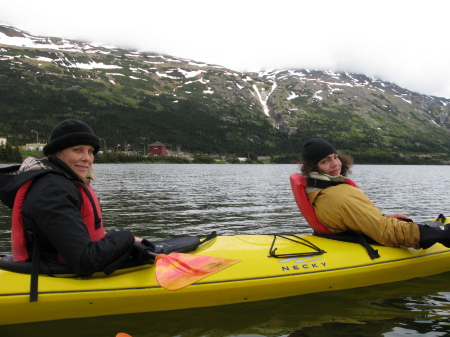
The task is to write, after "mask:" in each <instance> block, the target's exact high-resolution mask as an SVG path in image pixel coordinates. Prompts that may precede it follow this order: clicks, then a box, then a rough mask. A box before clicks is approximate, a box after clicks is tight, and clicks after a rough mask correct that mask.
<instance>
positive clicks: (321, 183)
mask: <svg viewBox="0 0 450 337" xmlns="http://www.w3.org/2000/svg"><path fill="white" fill-rule="evenodd" d="M341 184H347V182H345V181H333V180H329V181H328V180H321V179H316V178H308V186H311V187H317V188H327V187H331V186H337V185H341Z"/></svg>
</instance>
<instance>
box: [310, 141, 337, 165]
mask: <svg viewBox="0 0 450 337" xmlns="http://www.w3.org/2000/svg"><path fill="white" fill-rule="evenodd" d="M332 153H338V152H337V151H336V149H335V148H334V147H333V146H332V145H331V144H330V143H328V142H327V141H326V140H325V139H321V138H310V139H308V140H307V141H306V142H305V143H304V144H303V149H302V158H303V160H310V161H313V162H314V163H318V162H319V161H321V160H322V159H323V158H325V157H326V156H328V155H330V154H332Z"/></svg>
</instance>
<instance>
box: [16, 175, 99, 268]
mask: <svg viewBox="0 0 450 337" xmlns="http://www.w3.org/2000/svg"><path fill="white" fill-rule="evenodd" d="M32 182H33V180H28V181H27V182H26V183H24V184H23V185H22V186H21V187H20V188H19V190H18V191H17V194H16V197H15V199H14V206H13V209H12V228H11V248H12V255H13V260H14V261H17V262H25V261H28V260H29V254H28V250H27V237H26V236H27V235H26V233H25V226H24V224H23V218H22V206H23V203H24V201H25V196H26V194H27V191H28V189H29V188H30V185H31V183H32ZM76 186H77V188H78V190H79V191H80V193H81V200H82V203H81V208H80V213H81V216H82V217H83V222H84V224H85V226H86V228H87V230H88V232H89V236H90V238H91V240H92V241H98V240H100V239H102V238H103V237H105V231H104V228H103V221H102V216H101V215H102V213H101V208H100V203H99V201H98V198H97V196H96V195H95V192H94V190H93V189H92V188H91V187H90V186H88V185H85V184H82V183H76ZM58 261H59V262H61V263H65V261H64V259H63V258H62V257H61V256H59V255H58Z"/></svg>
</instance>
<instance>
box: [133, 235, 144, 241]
mask: <svg viewBox="0 0 450 337" xmlns="http://www.w3.org/2000/svg"><path fill="white" fill-rule="evenodd" d="M134 242H142V239H141V238H138V237H137V236H135V237H134Z"/></svg>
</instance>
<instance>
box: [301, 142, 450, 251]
mask: <svg viewBox="0 0 450 337" xmlns="http://www.w3.org/2000/svg"><path fill="white" fill-rule="evenodd" d="M352 164H353V159H352V158H351V157H350V156H345V155H343V154H340V153H338V151H336V149H335V148H334V147H333V146H332V145H331V144H330V143H328V142H327V141H326V140H324V139H320V138H311V139H308V140H307V141H306V142H305V143H304V145H303V149H302V167H301V173H302V175H304V176H306V177H307V178H315V179H318V180H321V181H338V182H340V181H344V180H345V179H347V178H346V175H347V174H348V173H349V171H350V167H351V166H352ZM306 193H307V195H308V200H309V202H310V203H311V205H312V206H313V208H314V211H315V213H316V215H317V218H318V219H319V220H320V222H322V224H324V225H325V226H326V227H327V229H328V230H329V231H330V232H332V233H340V232H344V231H348V230H352V231H356V232H360V233H363V234H365V235H367V236H369V237H370V238H371V239H373V240H374V241H376V242H377V243H379V244H382V245H385V246H394V247H395V246H401V247H412V248H416V249H419V248H428V247H430V246H432V245H433V244H435V243H437V242H439V243H442V244H443V245H445V246H446V247H450V230H448V228H447V226H440V227H439V226H437V227H434V226H429V225H426V224H416V223H414V222H412V221H411V220H410V218H409V217H408V216H406V215H404V214H399V213H396V214H388V215H386V214H383V213H382V212H381V211H380V210H379V209H378V208H377V207H376V206H375V205H374V204H373V202H372V201H371V200H370V199H369V198H368V197H367V196H366V195H365V194H364V192H363V191H361V190H360V189H359V188H355V187H353V186H351V185H348V184H345V183H343V184H339V185H335V186H330V187H326V188H317V187H311V186H308V187H307V188H306Z"/></svg>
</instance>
